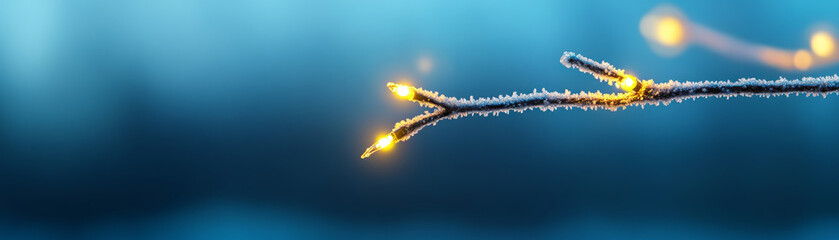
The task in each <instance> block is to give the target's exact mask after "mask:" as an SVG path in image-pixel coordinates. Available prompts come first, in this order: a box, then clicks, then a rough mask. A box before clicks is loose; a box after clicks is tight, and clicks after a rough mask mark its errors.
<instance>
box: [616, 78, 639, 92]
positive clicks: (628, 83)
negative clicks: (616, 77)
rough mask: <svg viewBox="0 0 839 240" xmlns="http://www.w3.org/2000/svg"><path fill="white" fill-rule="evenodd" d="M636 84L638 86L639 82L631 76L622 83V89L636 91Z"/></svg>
mask: <svg viewBox="0 0 839 240" xmlns="http://www.w3.org/2000/svg"><path fill="white" fill-rule="evenodd" d="M635 84H638V81H636V80H635V78H633V77H631V76H627V77H625V78H624V79H623V81H622V82H621V83H620V87H621V88H622V89H623V90H626V91H632V90H633V89H635Z"/></svg>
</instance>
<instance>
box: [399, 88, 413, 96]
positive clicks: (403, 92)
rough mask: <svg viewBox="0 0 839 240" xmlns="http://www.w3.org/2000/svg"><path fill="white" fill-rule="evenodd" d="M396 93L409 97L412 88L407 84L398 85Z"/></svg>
mask: <svg viewBox="0 0 839 240" xmlns="http://www.w3.org/2000/svg"><path fill="white" fill-rule="evenodd" d="M396 94H397V95H399V96H400V97H407V96H408V95H410V94H411V88H409V87H407V86H399V87H396Z"/></svg>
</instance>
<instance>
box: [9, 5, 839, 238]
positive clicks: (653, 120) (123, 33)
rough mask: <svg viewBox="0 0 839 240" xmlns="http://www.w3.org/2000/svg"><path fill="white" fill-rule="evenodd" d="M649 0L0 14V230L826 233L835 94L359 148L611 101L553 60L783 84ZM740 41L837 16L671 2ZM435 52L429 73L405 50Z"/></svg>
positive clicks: (837, 134)
mask: <svg viewBox="0 0 839 240" xmlns="http://www.w3.org/2000/svg"><path fill="white" fill-rule="evenodd" d="M659 4H660V2H658V1H484V0H481V1H477V0H476V1H471V0H470V1H449V0H424V1H319V0H305V1H303V0H298V1H285V0H280V1H269V0H236V1H234V0H229V1H228V0H219V1H205V0H177V1H172V0H148V1H108V0H78V1H61V0H4V1H2V2H0V154H1V155H0V238H2V239H277V238H283V237H289V238H365V239H373V238H385V239H391V238H415V239H438V238H501V239H505V238H562V237H566V238H572V239H580V238H594V239H597V238H601V239H621V238H634V239H673V238H681V239H720V238H760V239H789V238H801V239H827V238H836V237H837V236H839V204H837V203H839V157H837V153H836V149H837V148H836V142H837V141H839V125H837V120H839V107H838V106H839V97H837V96H836V95H831V96H828V97H827V98H826V99H824V98H821V97H815V98H807V97H803V96H799V97H795V96H793V97H776V98H768V99H767V98H733V99H730V100H725V99H717V98H713V99H698V100H696V101H686V102H683V103H673V104H671V105H669V106H647V107H646V108H645V109H641V108H628V109H626V110H623V111H617V112H611V111H582V110H578V109H577V110H568V111H566V110H560V111H555V112H541V111H531V112H526V113H524V114H518V113H515V114H510V115H502V116H499V117H470V118H465V119H458V120H445V121H442V122H440V123H439V124H438V125H437V126H434V127H430V128H426V129H424V130H423V131H422V132H421V133H420V134H418V135H416V136H415V137H413V138H411V139H410V141H408V142H404V143H399V144H397V145H396V146H395V147H394V148H393V149H390V151H386V152H381V153H377V154H376V155H374V156H373V157H372V158H370V159H364V160H361V159H359V155H360V154H361V153H362V151H363V150H364V149H365V148H366V147H368V146H369V145H370V144H371V143H373V141H374V139H375V138H376V137H378V136H380V135H381V134H384V133H386V132H387V131H389V130H390V129H391V128H392V126H393V123H395V122H397V121H399V120H401V119H404V118H408V117H411V116H413V115H415V114H418V113H421V112H422V111H424V110H425V109H421V108H419V107H417V106H416V105H415V104H412V103H408V102H404V101H398V100H396V99H394V98H393V96H391V93H390V92H388V90H387V89H386V88H385V83H386V82H388V81H394V80H397V79H399V78H403V77H407V78H410V79H411V80H410V81H409V82H410V83H412V84H414V85H416V86H421V87H423V88H427V89H432V90H437V91H441V92H442V93H443V94H446V95H447V96H459V97H468V96H470V95H473V96H476V97H479V96H497V95H499V94H510V93H512V92H513V91H518V92H529V91H532V90H533V89H534V88H538V89H541V88H546V89H548V90H558V91H564V90H565V89H569V90H571V91H572V92H579V91H596V90H601V91H613V90H614V89H613V88H612V87H609V86H607V85H605V84H603V83H600V82H598V81H596V80H594V79H593V78H591V77H590V76H588V75H585V74H582V73H579V72H577V71H575V70H570V69H566V68H565V67H563V66H562V65H561V64H560V63H559V58H560V57H561V55H562V53H563V52H564V51H574V52H578V53H581V54H583V55H585V56H587V57H590V58H593V59H598V60H606V61H608V62H610V63H612V64H614V65H615V66H618V67H621V68H625V69H628V70H629V71H631V72H632V73H635V74H636V75H638V76H639V77H641V78H644V79H650V78H652V79H655V80H656V81H667V80H669V79H675V80H682V81H701V80H736V79H738V78H741V77H756V78H764V79H777V78H779V77H786V78H799V77H802V76H823V75H832V74H835V73H839V67H837V66H829V67H824V68H817V69H813V70H810V71H806V72H797V71H784V70H776V69H772V68H769V67H765V66H761V65H756V64H752V63H746V62H738V61H734V60H730V59H727V58H724V57H722V56H719V55H716V54H714V53H713V52H710V51H708V50H706V49H704V48H701V47H697V46H689V47H688V48H687V49H686V50H685V52H683V53H682V54H681V55H678V56H676V57H673V58H664V57H660V56H658V55H655V54H654V53H653V51H652V50H651V49H650V47H649V46H648V45H647V43H646V41H645V40H644V39H643V37H642V36H641V34H640V32H639V29H638V25H639V22H640V19H641V17H642V16H643V15H644V14H645V13H647V12H648V11H650V10H651V9H653V8H654V7H655V6H657V5H659ZM673 4H674V5H675V6H677V7H679V8H681V9H682V11H683V12H684V13H685V14H686V15H687V16H688V17H689V18H690V19H692V20H693V21H695V22H697V23H701V24H703V25H705V26H709V27H711V28H714V29H717V30H719V31H721V32H724V33H728V34H730V35H732V36H735V37H738V38H742V39H744V40H748V41H753V42H759V43H764V44H767V45H772V46H777V47H780V48H785V49H798V48H805V49H806V48H808V46H809V45H808V43H809V42H808V29H810V27H812V26H813V25H814V24H817V23H828V24H833V25H836V24H839V15H837V14H836V11H837V10H839V2H836V1H812V2H809V1H792V0H790V1H757V0H755V1H722V0H706V1H676V2H673ZM423 57H427V58H430V59H432V60H433V66H434V67H433V70H432V71H430V72H428V73H423V72H421V71H418V70H417V67H416V65H417V61H418V59H420V58H423Z"/></svg>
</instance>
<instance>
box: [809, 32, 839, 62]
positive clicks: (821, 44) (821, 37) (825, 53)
mask: <svg viewBox="0 0 839 240" xmlns="http://www.w3.org/2000/svg"><path fill="white" fill-rule="evenodd" d="M810 48H811V49H813V53H815V54H816V56H819V57H829V56H830V55H833V50H834V48H835V42H834V40H833V36H831V35H830V33H827V32H816V33H815V34H813V36H812V37H810Z"/></svg>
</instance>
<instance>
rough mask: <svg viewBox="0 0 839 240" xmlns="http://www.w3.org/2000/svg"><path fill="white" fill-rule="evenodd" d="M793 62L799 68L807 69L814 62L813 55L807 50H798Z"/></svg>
mask: <svg viewBox="0 0 839 240" xmlns="http://www.w3.org/2000/svg"><path fill="white" fill-rule="evenodd" d="M792 64H793V65H795V68H797V69H798V70H802V71H803V70H807V69H808V68H810V65H811V64H813V56H812V55H810V53H809V52H807V51H806V50H798V51H797V52H795V55H794V56H793V57H792Z"/></svg>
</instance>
